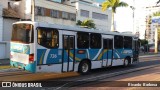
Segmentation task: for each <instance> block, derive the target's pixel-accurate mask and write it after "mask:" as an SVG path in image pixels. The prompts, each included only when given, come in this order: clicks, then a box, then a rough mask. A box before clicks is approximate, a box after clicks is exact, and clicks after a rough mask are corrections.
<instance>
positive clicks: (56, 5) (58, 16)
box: [17, 0, 76, 25]
mask: <svg viewBox="0 0 160 90" xmlns="http://www.w3.org/2000/svg"><path fill="white" fill-rule="evenodd" d="M33 1H34V4H33V5H32V3H33ZM17 3H19V10H18V11H19V12H18V13H19V15H20V16H21V19H25V20H31V19H32V16H34V21H40V22H48V23H55V24H63V25H76V9H75V7H74V6H70V5H66V4H63V3H62V1H61V0H38V1H36V0H21V1H18V2H17ZM33 11H34V12H33ZM32 14H34V15H32Z"/></svg>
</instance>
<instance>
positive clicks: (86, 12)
mask: <svg viewBox="0 0 160 90" xmlns="http://www.w3.org/2000/svg"><path fill="white" fill-rule="evenodd" d="M80 15H81V16H83V17H89V11H87V10H80Z"/></svg>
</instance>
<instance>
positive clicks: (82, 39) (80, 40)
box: [77, 32, 89, 49]
mask: <svg viewBox="0 0 160 90" xmlns="http://www.w3.org/2000/svg"><path fill="white" fill-rule="evenodd" d="M77 47H78V48H82V49H86V48H89V33H86V32H78V33H77Z"/></svg>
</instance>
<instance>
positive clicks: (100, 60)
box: [10, 22, 138, 72]
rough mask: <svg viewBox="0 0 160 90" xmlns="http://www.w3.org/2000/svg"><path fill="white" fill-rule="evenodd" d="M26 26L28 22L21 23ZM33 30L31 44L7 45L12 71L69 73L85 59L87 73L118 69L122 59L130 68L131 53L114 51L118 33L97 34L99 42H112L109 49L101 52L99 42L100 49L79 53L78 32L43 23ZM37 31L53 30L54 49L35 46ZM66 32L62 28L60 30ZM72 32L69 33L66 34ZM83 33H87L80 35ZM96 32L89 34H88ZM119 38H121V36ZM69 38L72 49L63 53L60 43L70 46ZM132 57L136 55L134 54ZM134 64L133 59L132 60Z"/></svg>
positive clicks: (81, 50)
mask: <svg viewBox="0 0 160 90" xmlns="http://www.w3.org/2000/svg"><path fill="white" fill-rule="evenodd" d="M23 23H28V22H23ZM32 24H33V26H34V43H31V44H22V43H13V42H11V56H13V57H12V58H11V62H10V63H11V65H12V66H13V65H14V66H15V67H19V66H20V67H21V68H25V70H28V71H31V72H69V71H78V67H79V64H80V62H81V61H82V60H85V59H88V60H90V61H91V69H95V68H102V67H110V66H118V65H123V64H124V60H125V58H126V57H130V58H131V64H132V63H133V62H134V60H133V58H134V53H136V52H135V51H134V49H127V48H121V49H115V48H114V35H121V34H118V33H114V34H113V35H112V33H108V34H109V35H107V34H106V33H101V38H102V41H103V40H104V39H109V40H112V48H111V49H105V48H103V47H104V46H103V42H102V46H101V48H98V49H93V48H87V49H79V48H77V32H78V30H79V31H81V32H82V31H83V30H82V29H77V31H76V30H75V31H74V29H73V28H68V29H66V30H65V29H63V26H59V25H54V24H47V23H45V24H44V23H32ZM39 27H46V28H54V29H57V30H58V33H59V39H58V40H59V43H58V48H46V47H44V46H42V45H40V44H38V38H37V37H38V29H37V28H39ZM64 27H65V28H66V26H64ZM70 29H72V30H70ZM84 32H87V30H86V31H84ZM92 32H95V33H97V31H96V30H95V31H91V32H90V31H89V32H88V33H92ZM121 36H123V35H121ZM69 38H72V40H73V43H74V45H73V46H74V48H70V49H65V47H64V45H65V42H64V40H68V41H67V44H68V43H69V44H71V43H70V42H71V41H72V40H70V39H69ZM30 54H33V55H34V61H33V62H32V63H30V62H29V60H28V59H29V55H30ZM135 55H138V53H136V54H135ZM135 60H137V59H135Z"/></svg>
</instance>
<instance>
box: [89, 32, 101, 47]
mask: <svg viewBox="0 0 160 90" xmlns="http://www.w3.org/2000/svg"><path fill="white" fill-rule="evenodd" d="M90 47H91V48H101V34H96V33H91V34H90Z"/></svg>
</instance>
